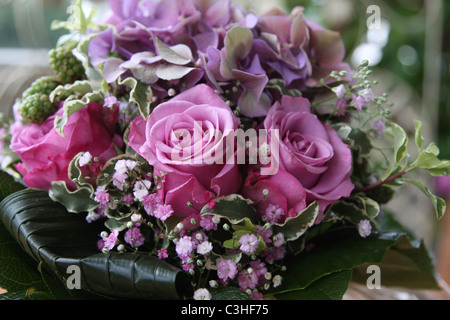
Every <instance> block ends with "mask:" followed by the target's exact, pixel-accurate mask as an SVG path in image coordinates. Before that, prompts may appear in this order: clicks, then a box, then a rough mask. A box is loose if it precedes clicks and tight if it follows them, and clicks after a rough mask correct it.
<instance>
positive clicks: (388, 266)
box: [353, 237, 439, 290]
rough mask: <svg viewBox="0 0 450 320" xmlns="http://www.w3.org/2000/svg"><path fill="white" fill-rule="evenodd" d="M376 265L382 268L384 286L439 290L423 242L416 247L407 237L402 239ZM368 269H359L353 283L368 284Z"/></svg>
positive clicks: (360, 267) (365, 267) (361, 267)
mask: <svg viewBox="0 0 450 320" xmlns="http://www.w3.org/2000/svg"><path fill="white" fill-rule="evenodd" d="M376 265H378V266H379V267H380V275H381V285H382V286H385V287H398V288H406V289H414V290H422V289H426V290H435V289H439V285H438V283H437V281H436V279H437V277H436V274H435V271H434V266H433V263H432V260H431V258H430V256H429V253H428V251H427V249H426V247H425V245H424V243H423V242H422V241H421V242H420V245H419V247H416V246H414V245H412V244H411V242H410V241H409V240H408V238H407V237H402V238H401V239H400V240H399V242H398V243H397V244H395V245H394V246H393V247H392V248H391V249H390V250H388V251H387V252H386V254H385V255H384V257H383V260H382V261H381V263H378V264H376ZM367 267H368V266H367V265H362V266H359V267H357V268H356V269H355V271H354V277H353V281H355V282H360V283H366V281H367V278H368V275H367Z"/></svg>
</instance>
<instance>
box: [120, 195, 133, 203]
mask: <svg viewBox="0 0 450 320" xmlns="http://www.w3.org/2000/svg"><path fill="white" fill-rule="evenodd" d="M122 201H123V202H128V203H133V201H134V197H133V195H132V194H131V193H126V194H124V196H123V197H122Z"/></svg>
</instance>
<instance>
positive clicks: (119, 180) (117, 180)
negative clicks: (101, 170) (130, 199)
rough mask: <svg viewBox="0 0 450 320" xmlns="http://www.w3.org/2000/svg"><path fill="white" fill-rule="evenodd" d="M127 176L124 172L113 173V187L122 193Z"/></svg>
mask: <svg viewBox="0 0 450 320" xmlns="http://www.w3.org/2000/svg"><path fill="white" fill-rule="evenodd" d="M127 178H128V175H127V174H126V173H125V172H115V173H114V175H113V185H114V186H115V187H116V188H117V189H119V190H120V191H123V187H124V186H125V185H126V184H127Z"/></svg>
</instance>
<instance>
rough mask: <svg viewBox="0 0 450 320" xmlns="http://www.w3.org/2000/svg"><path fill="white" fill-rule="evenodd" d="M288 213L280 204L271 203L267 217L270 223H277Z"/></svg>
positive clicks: (267, 210)
mask: <svg viewBox="0 0 450 320" xmlns="http://www.w3.org/2000/svg"><path fill="white" fill-rule="evenodd" d="M285 215H286V213H285V212H284V210H283V209H282V208H280V206H278V205H273V204H270V205H269V206H268V207H267V209H266V215H265V216H266V218H267V220H268V221H269V222H270V223H277V222H280V221H283V220H284V216H285Z"/></svg>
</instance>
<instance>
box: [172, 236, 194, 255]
mask: <svg viewBox="0 0 450 320" xmlns="http://www.w3.org/2000/svg"><path fill="white" fill-rule="evenodd" d="M194 249H195V245H194V243H193V242H192V238H191V237H190V236H183V237H182V238H180V239H179V240H178V241H177V243H176V245H175V251H176V252H177V254H178V257H180V259H181V260H187V259H189V258H190V257H191V254H192V251H193V250H194Z"/></svg>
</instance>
